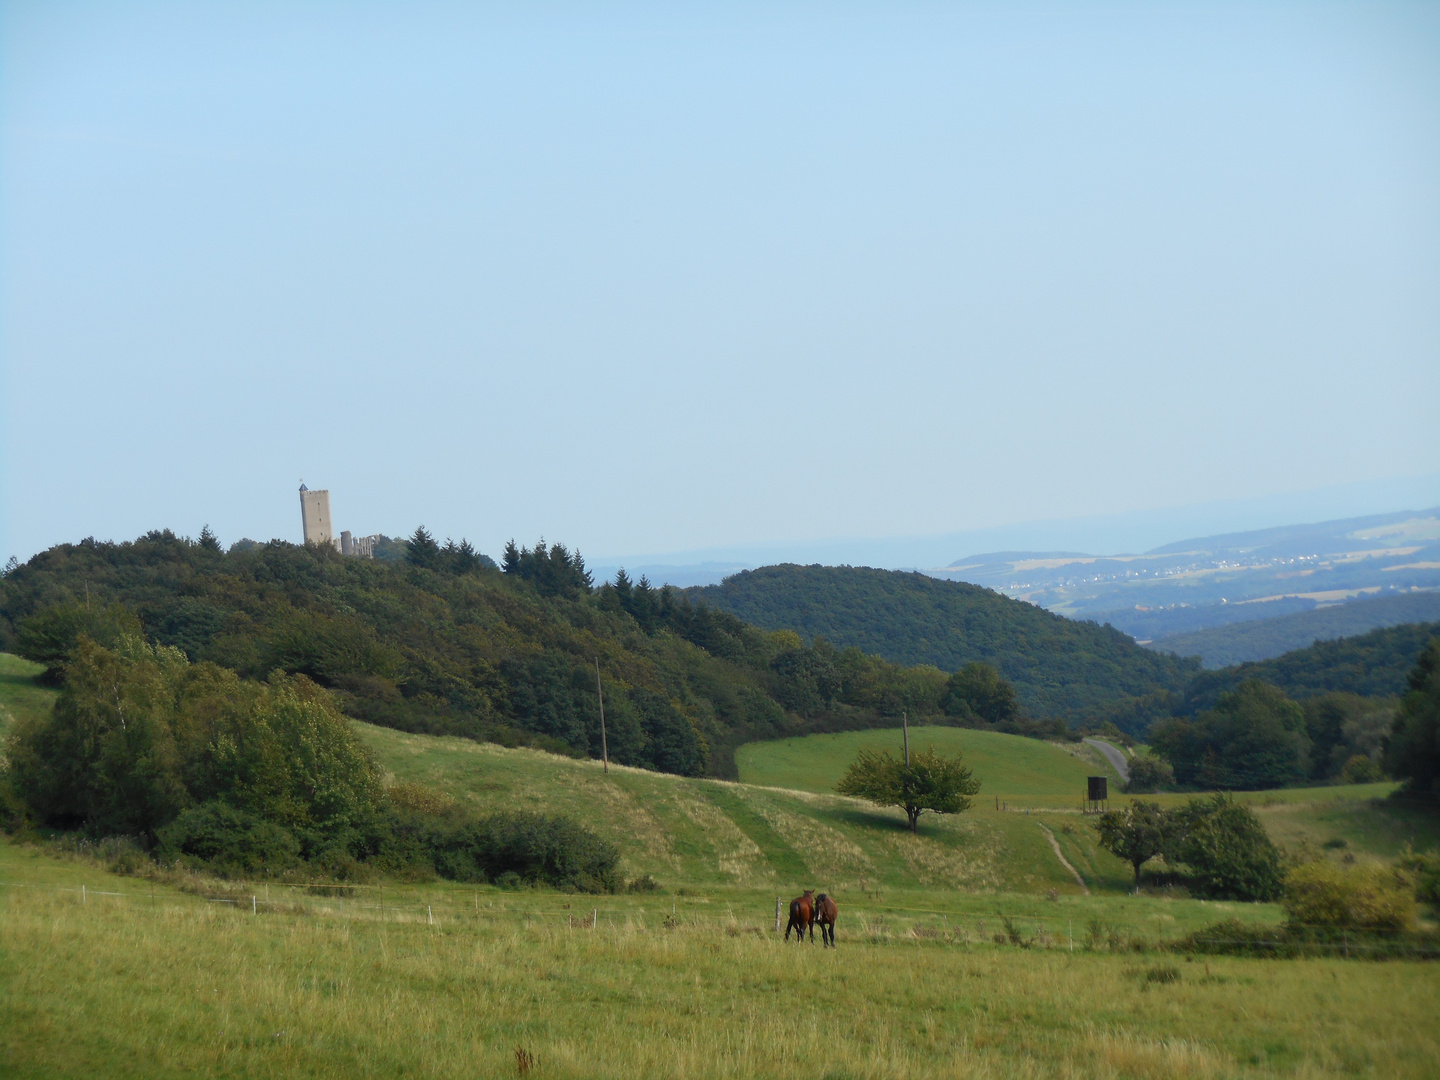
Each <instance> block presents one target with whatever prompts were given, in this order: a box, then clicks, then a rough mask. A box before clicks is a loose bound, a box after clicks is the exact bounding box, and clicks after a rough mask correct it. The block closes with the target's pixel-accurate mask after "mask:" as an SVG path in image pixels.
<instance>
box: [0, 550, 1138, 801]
mask: <svg viewBox="0 0 1440 1080" xmlns="http://www.w3.org/2000/svg"><path fill="white" fill-rule="evenodd" d="M81 635H84V636H86V637H88V638H90V639H93V640H95V641H96V642H98V643H99V644H101V645H104V646H109V645H113V644H116V643H119V642H121V641H122V640H123V639H124V638H125V637H126V636H127V635H129V636H139V635H143V636H144V637H146V638H148V639H150V640H151V641H154V642H156V643H158V644H162V645H168V646H174V647H176V648H179V649H181V650H183V651H184V652H185V654H186V655H187V656H188V657H189V658H190V659H191V660H192V661H209V662H212V663H215V664H218V665H220V666H221V667H223V668H227V669H230V670H233V671H235V672H238V673H239V674H240V675H242V676H244V677H246V678H250V679H256V680H263V679H266V678H268V677H269V675H270V673H271V672H274V671H277V670H278V671H282V672H286V673H289V674H298V675H305V676H308V677H309V678H310V679H312V680H314V681H315V682H317V683H319V684H320V685H322V686H324V687H327V688H329V689H330V690H331V691H333V693H334V694H335V696H336V698H337V699H338V703H339V704H340V706H341V707H342V708H343V709H344V710H345V711H346V712H347V713H349V714H350V715H352V716H355V717H358V718H360V719H364V720H369V721H371V722H373V723H377V724H383V725H387V726H390V727H395V728H400V729H402V730H408V731H420V732H431V733H438V734H455V735H465V736H470V737H473V738H480V739H489V740H493V741H498V742H502V743H508V744H511V745H514V744H519V743H527V744H532V745H540V746H544V747H546V748H549V749H552V750H559V751H566V752H570V753H575V754H590V755H594V756H598V755H599V753H600V714H599V708H598V704H597V696H596V671H595V665H596V662H597V660H598V662H599V667H600V671H601V675H602V677H603V680H604V688H605V718H606V727H607V735H608V745H609V751H610V755H611V757H613V758H614V759H615V760H617V761H619V762H622V763H625V764H633V765H640V766H644V767H648V768H654V769H659V770H663V771H666V772H674V773H681V774H689V775H698V774H705V773H709V774H712V775H719V776H733V775H734V773H735V765H734V755H733V750H734V747H735V746H736V745H738V744H740V743H742V742H746V741H749V740H753V739H765V738H776V737H783V736H788V735H797V734H805V733H809V732H814V731H836V730H847V729H857V728H865V727H874V726H890V725H893V724H895V723H896V721H897V720H898V718H899V716H900V713H901V711H902V710H907V711H908V712H909V714H910V716H911V717H912V719H922V718H926V717H930V718H933V719H934V720H935V721H936V722H946V721H945V713H946V711H947V710H948V711H949V713H950V715H952V716H955V715H957V710H958V712H959V713H962V714H964V713H965V709H964V708H963V706H962V705H961V704H960V703H959V702H958V701H957V700H956V698H955V694H954V693H953V692H951V688H950V686H949V684H948V681H947V675H946V674H945V673H942V672H940V671H937V670H935V669H933V668H905V667H901V666H900V665H897V664H894V663H891V662H889V661H886V660H883V659H880V658H877V657H873V656H866V655H864V654H862V653H861V652H860V651H859V650H854V649H852V650H845V651H837V650H833V649H826V648H821V649H818V650H817V649H815V648H812V647H810V646H807V645H805V644H804V643H802V642H801V641H800V639H799V638H798V637H797V636H796V635H795V634H793V633H766V632H763V631H761V630H758V629H756V628H754V627H752V626H748V625H746V624H745V623H743V622H742V621H741V620H740V619H738V618H736V617H735V616H733V615H729V614H726V613H723V612H720V611H717V610H715V609H713V608H706V607H703V606H698V605H692V604H691V603H690V602H689V601H687V600H686V599H685V598H684V597H683V596H681V595H679V594H678V593H676V592H675V591H674V590H668V589H667V590H654V589H650V588H649V587H648V586H645V585H643V584H642V585H632V584H631V583H630V582H628V581H627V580H625V579H623V578H621V579H619V580H618V581H617V582H616V583H615V584H606V585H603V586H601V587H600V588H595V587H594V586H593V583H592V582H591V580H590V576H589V574H588V573H587V572H586V570H585V567H584V563H583V560H581V559H580V557H579V555H578V554H572V553H571V552H569V551H567V550H566V549H565V548H564V547H563V546H562V545H559V544H555V545H551V546H550V547H548V548H546V547H543V546H541V545H537V546H536V547H535V549H533V550H526V549H523V548H515V547H514V546H513V545H511V546H510V547H509V548H508V549H507V551H506V553H505V558H504V570H503V571H502V570H500V569H497V568H496V566H495V564H494V563H492V562H490V561H489V560H486V559H484V558H483V557H481V556H479V555H478V553H476V552H475V551H473V550H472V549H471V548H470V547H469V545H468V544H464V543H463V542H462V543H461V544H459V545H455V544H447V545H445V546H443V547H442V546H440V545H437V544H436V543H435V542H434V541H433V539H432V538H430V537H429V536H428V535H426V534H425V533H424V532H423V530H421V531H417V533H416V535H415V537H412V539H411V540H410V541H408V542H406V546H405V555H404V557H403V558H402V559H401V560H400V561H398V562H384V561H381V560H371V559H357V558H346V557H344V556H341V555H339V554H338V553H336V552H334V551H332V550H330V549H328V548H305V547H297V546H296V545H293V544H286V543H282V542H279V541H273V542H271V543H268V544H237V545H235V547H233V548H231V549H230V550H229V551H228V552H227V551H224V550H222V549H221V547H220V545H219V544H218V543H217V542H216V541H215V540H214V538H213V537H211V536H209V535H208V533H204V534H202V536H201V539H200V540H198V541H191V540H187V539H182V538H179V537H176V536H175V535H174V534H172V533H170V532H168V531H164V532H152V533H149V534H147V535H146V536H144V537H141V538H140V539H138V540H136V541H133V542H127V543H121V544H115V543H108V542H100V543H97V542H95V541H93V540H86V541H84V542H82V543H79V544H62V545H58V546H56V547H54V548H51V549H50V550H48V551H45V552H42V553H40V554H39V555H36V556H35V557H34V558H32V559H31V560H30V561H29V562H28V563H26V564H25V565H23V566H18V567H11V568H7V570H6V572H5V573H4V575H3V578H0V649H5V650H8V651H13V652H18V653H20V654H21V655H24V656H27V657H29V658H30V659H33V660H38V661H40V662H42V663H45V664H47V665H49V667H50V670H51V672H52V675H53V676H54V677H56V678H59V677H60V676H61V675H62V674H63V671H64V665H65V663H66V662H67V657H68V656H69V654H70V651H71V649H72V648H73V647H74V646H75V644H76V642H77V641H78V640H79V639H80V637H81ZM1152 655H1153V654H1152ZM1155 662H1156V663H1157V664H1158V663H1162V661H1161V660H1160V658H1158V657H1157V658H1155ZM966 715H968V714H966Z"/></svg>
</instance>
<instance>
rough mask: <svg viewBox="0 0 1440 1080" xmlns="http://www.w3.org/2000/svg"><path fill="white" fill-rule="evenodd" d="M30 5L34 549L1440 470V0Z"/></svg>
mask: <svg viewBox="0 0 1440 1080" xmlns="http://www.w3.org/2000/svg"><path fill="white" fill-rule="evenodd" d="M0 19H3V21H0V35H3V55H0V62H3V75H0V78H3V82H0V109H3V118H0V123H3V129H0V140H3V145H0V153H3V158H0V305H3V306H0V346H3V372H4V374H3V393H4V400H3V406H0V407H3V426H4V430H3V444H0V445H3V455H4V460H3V496H0V497H3V502H0V507H3V518H0V558H3V557H5V556H7V555H9V554H12V553H13V554H16V555H19V556H20V557H21V558H22V559H23V558H26V557H28V556H29V555H30V554H31V553H33V552H34V551H36V550H39V549H41V548H43V547H45V546H47V545H49V544H52V543H56V542H59V541H63V540H75V539H79V538H80V537H83V536H85V535H87V534H94V535H96V536H99V537H108V538H117V539H119V538H129V537H133V536H135V535H137V534H139V533H141V532H143V531H145V530H147V529H150V528H156V527H167V526H168V527H170V528H174V529H175V530H177V531H179V532H182V533H189V534H195V533H198V532H199V530H200V527H201V525H202V524H204V523H206V522H209V523H210V524H211V525H212V527H213V528H214V529H215V530H216V531H217V532H218V533H219V535H220V537H221V538H222V540H224V541H225V542H227V543H228V542H231V541H233V540H235V539H237V538H239V537H241V536H250V537H255V538H258V539H266V538H269V537H272V536H278V537H284V538H289V539H298V538H299V513H298V501H297V499H296V495H295V489H296V487H297V486H298V484H299V482H300V480H301V479H302V478H303V479H304V480H305V482H306V483H308V484H309V485H310V486H312V487H328V488H329V489H330V491H331V497H332V502H333V508H334V515H335V519H336V522H337V525H338V526H339V527H344V528H349V529H351V530H353V531H355V532H356V533H368V532H374V531H384V532H389V533H392V534H393V533H397V532H408V531H409V530H411V529H413V527H414V526H415V525H416V524H417V523H420V522H424V523H425V524H427V525H428V526H430V527H431V528H432V529H433V530H434V531H436V532H438V533H439V534H440V535H441V536H442V537H443V536H446V535H453V536H456V537H459V536H461V535H466V536H468V537H470V538H471V539H472V540H475V541H477V542H478V543H479V544H480V546H481V547H482V549H483V550H487V551H491V552H494V551H496V550H497V549H498V547H499V545H500V544H502V543H503V542H504V540H505V539H506V538H507V537H509V536H512V535H513V536H516V537H517V538H519V539H521V540H533V539H534V538H535V537H537V536H539V535H540V534H542V533H543V534H544V535H545V536H546V537H548V538H550V539H561V540H565V541H567V542H570V543H572V544H577V545H579V546H580V547H581V548H582V549H583V550H584V551H585V552H587V553H588V554H590V555H591V556H592V557H594V558H599V559H604V558H605V557H607V556H616V555H620V554H624V553H634V552H647V553H655V552H665V551H676V550H682V549H702V548H703V549H708V550H712V551H713V550H718V549H723V548H725V547H726V546H727V545H728V546H734V545H745V544H760V543H767V544H783V545H792V546H795V545H798V548H796V549H797V550H798V549H802V548H804V546H805V544H807V543H809V542H811V541H819V540H822V539H825V538H836V537H853V538H874V537H896V536H907V535H925V534H937V533H950V532H973V531H975V530H983V529H987V528H993V527H995V526H1002V525H1008V524H1012V523H1016V522H1026V521H1037V520H1053V519H1065V518H1091V519H1093V518H1096V517H1102V516H1104V515H1125V514H1131V515H1133V514H1136V513H1143V512H1148V511H1153V510H1154V509H1155V508H1162V507H1175V506H1186V505H1190V504H1203V503H1214V502H1224V501H1229V503H1232V504H1233V503H1235V502H1236V501H1237V500H1239V501H1241V502H1244V501H1246V500H1249V502H1248V503H1247V505H1261V504H1263V503H1264V497H1266V496H1271V495H1275V494H1279V493H1287V492H1296V491H1305V490H1311V489H1326V490H1331V489H1334V490H1343V491H1349V492H1351V493H1354V492H1357V491H1358V492H1361V493H1362V496H1363V494H1364V493H1365V492H1367V491H1370V490H1371V488H1370V487H1369V485H1371V484H1372V483H1373V482H1376V481H1379V480H1382V479H1384V478H1395V477H1404V476H1416V475H1424V476H1428V477H1430V479H1429V480H1427V481H1421V482H1417V483H1419V486H1420V488H1425V490H1428V491H1432V492H1435V493H1436V496H1437V497H1436V499H1435V501H1440V484H1437V482H1436V478H1435V474H1436V472H1437V469H1440V422H1437V417H1440V5H1434V4H1420V5H1384V4H1374V3H1365V4H1353V5H1350V4H1320V3H1304V4H1296V5H1287V4H1263V5H1255V4H1250V5H1238V4H1237V5H1225V4H1218V5H1205V4H1189V5H1183V6H1182V5H1173V4H1152V5H1145V4H1114V3H1110V4H1104V5H1095V6H1086V5H1083V4H1069V3H1066V4H1054V5H1018V6H1017V5H1003V6H1002V5H980V4H976V5H963V4H936V5H923V4H912V5H905V4H896V3H886V4H883V5H881V4H876V5H869V6H867V5H857V4H851V5H845V4H842V5H805V6H800V5H795V6H785V5H781V6H780V7H779V8H778V9H777V8H776V7H775V6H774V5H769V4H763V5H755V6H743V5H724V4H704V5H701V4H694V5H683V6H682V5H655V6H639V5H603V4H577V5H573V6H572V5H560V4H525V5H521V4H514V5H508V6H496V7H483V6H480V5H475V4H468V3H467V4H455V5H444V4H411V3H407V4H400V3H394V4H368V5H367V4H358V3H344V4H333V5H330V4H305V3H294V2H286V3H277V4H261V3H232V4H218V5H206V4H196V3H177V4H159V3H128V4H85V3H64V2H47V3H35V4H24V3H10V4H5V5H4V6H3V9H0ZM1395 483H1399V484H1400V487H1399V488H1395V490H1401V489H1404V490H1409V489H1405V488H1404V485H1405V483H1407V482H1404V481H1400V482H1395V481H1393V480H1392V484H1391V486H1392V488H1394V485H1395ZM1426 484H1428V485H1429V486H1428V488H1426V487H1425V485H1426ZM1414 486H1415V484H1412V485H1411V487H1414ZM1373 490H1374V491H1375V492H1376V493H1377V494H1376V495H1374V496H1373V499H1379V498H1380V495H1379V494H1378V493H1379V492H1382V491H1389V490H1391V488H1386V487H1384V485H1380V484H1377V485H1376V486H1375V487H1374V488H1373ZM1417 490H1418V489H1417ZM1373 499H1372V501H1373ZM1256 500H1259V503H1257V502H1255V501H1256ZM1364 501H1365V499H1364V497H1361V498H1360V499H1359V501H1358V502H1356V501H1355V500H1354V499H1352V502H1351V503H1347V504H1345V505H1344V506H1340V505H1339V504H1338V503H1337V504H1336V505H1337V508H1338V509H1339V510H1341V511H1343V510H1348V509H1352V508H1353V507H1359V506H1360V504H1362V503H1364ZM1352 504H1353V506H1352ZM1277 505H1279V504H1277ZM1385 508H1387V507H1383V506H1375V507H1373V508H1372V509H1376V510H1379V509H1385ZM1395 508H1397V509H1398V508H1399V507H1395ZM1319 516H1324V515H1323V514H1322V515H1319ZM1257 523H1259V522H1257ZM1220 527H1226V525H1225V524H1222V525H1221V526H1220ZM1198 531H1203V530H1198ZM1177 539H1178V537H1177ZM817 550H818V548H817ZM964 553H965V552H963V551H956V552H955V553H954V554H955V555H956V556H957V557H958V556H959V555H961V554H964Z"/></svg>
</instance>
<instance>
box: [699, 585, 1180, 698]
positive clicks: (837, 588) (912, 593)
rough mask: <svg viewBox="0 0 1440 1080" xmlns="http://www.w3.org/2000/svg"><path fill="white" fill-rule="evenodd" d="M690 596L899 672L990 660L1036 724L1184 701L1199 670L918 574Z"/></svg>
mask: <svg viewBox="0 0 1440 1080" xmlns="http://www.w3.org/2000/svg"><path fill="white" fill-rule="evenodd" d="M687 594H688V595H689V596H690V597H691V599H693V600H695V601H699V602H703V603H705V604H707V605H709V606H711V607H714V608H718V609H720V610H721V611H725V612H729V613H730V614H732V615H735V616H738V617H739V618H740V619H743V620H744V621H745V622H748V623H751V624H752V625H755V626H759V627H762V628H764V629H767V630H779V629H792V630H796V631H798V632H800V633H801V634H804V635H806V636H807V637H811V638H813V637H817V636H818V637H823V638H825V639H826V640H828V641H829V642H830V643H831V644H832V645H836V646H839V647H845V646H852V645H853V646H855V647H857V648H859V649H861V650H863V651H865V652H868V653H874V654H876V655H879V656H883V657H885V658H886V659H888V660H891V661H894V662H896V663H900V664H933V665H934V666H936V667H938V668H940V669H941V670H943V671H954V670H956V669H957V668H960V667H962V666H964V665H965V664H966V663H968V662H969V661H972V660H984V661H987V662H989V663H991V664H994V665H995V666H996V667H997V668H999V670H1000V672H1001V673H1002V674H1003V675H1004V676H1005V677H1006V678H1007V679H1009V680H1010V681H1011V682H1012V683H1013V684H1014V685H1015V689H1016V692H1017V693H1018V695H1019V697H1020V701H1021V704H1022V705H1023V706H1024V707H1025V708H1026V709H1027V710H1028V711H1029V712H1031V713H1032V714H1034V715H1038V716H1065V717H1070V718H1077V717H1079V716H1081V715H1085V714H1087V713H1097V712H1107V711H1109V710H1111V709H1114V708H1117V707H1120V706H1123V705H1124V704H1125V703H1127V702H1134V701H1135V700H1137V699H1143V698H1146V697H1148V696H1152V695H1157V694H1164V693H1167V692H1178V691H1180V690H1181V689H1182V688H1183V687H1184V685H1185V684H1186V682H1187V681H1188V680H1189V678H1190V676H1192V675H1193V674H1194V673H1195V672H1196V671H1198V670H1199V664H1198V663H1197V662H1196V661H1194V660H1181V659H1179V658H1177V657H1174V656H1170V655H1167V654H1164V653H1158V652H1154V651H1152V650H1148V649H1144V648H1141V647H1139V646H1137V645H1136V644H1135V643H1134V641H1132V640H1131V639H1130V638H1129V637H1127V636H1126V635H1124V634H1123V633H1120V632H1119V631H1117V630H1114V629H1111V628H1109V627H1103V626H1098V625H1096V624H1094V623H1086V622H1076V621H1074V620H1072V619H1066V618H1062V617H1060V616H1058V615H1054V614H1052V613H1050V612H1048V611H1045V610H1043V609H1042V608H1039V607H1036V606H1035V605H1034V604H1029V603H1024V602H1022V601H1019V600H1014V599H1011V598H1010V597H1007V596H1003V595H1001V594H1000V593H997V592H994V591H992V590H990V589H987V588H982V587H980V586H976V585H971V584H965V583H962V582H955V581H940V580H937V579H936V578H933V577H930V576H928V575H926V574H921V573H907V572H902V571H895V570H874V569H870V568H866V567H850V566H797V565H794V564H784V565H780V566H766V567H761V568H760V569H758V570H749V571H745V572H744V573H740V574H735V575H733V576H731V577H729V578H726V579H725V581H724V582H723V583H722V584H720V585H711V586H706V587H702V588H694V589H690V590H687Z"/></svg>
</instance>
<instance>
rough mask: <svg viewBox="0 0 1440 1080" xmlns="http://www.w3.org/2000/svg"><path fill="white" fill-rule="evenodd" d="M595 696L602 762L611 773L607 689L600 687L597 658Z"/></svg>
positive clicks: (606, 770) (598, 661)
mask: <svg viewBox="0 0 1440 1080" xmlns="http://www.w3.org/2000/svg"><path fill="white" fill-rule="evenodd" d="M595 696H596V697H597V698H599V699H600V760H601V761H603V762H604V763H605V772H607V773H608V772H609V771H610V748H609V747H608V746H606V745H605V688H604V687H603V686H601V685H600V658H599V657H598V656H597V657H596V658H595Z"/></svg>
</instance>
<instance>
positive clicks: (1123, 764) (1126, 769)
mask: <svg viewBox="0 0 1440 1080" xmlns="http://www.w3.org/2000/svg"><path fill="white" fill-rule="evenodd" d="M1085 741H1086V742H1087V743H1089V744H1090V745H1091V746H1093V747H1095V749H1096V750H1099V751H1100V753H1102V754H1104V755H1105V760H1106V761H1108V762H1110V764H1111V765H1114V766H1115V771H1116V772H1118V773H1119V774H1120V779H1121V780H1124V781H1125V782H1126V783H1129V782H1130V762H1129V761H1128V760H1127V759H1126V757H1125V751H1123V750H1121V749H1120V748H1119V747H1118V746H1112V745H1110V743H1108V742H1105V741H1104V740H1103V739H1086V740H1085Z"/></svg>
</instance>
